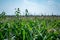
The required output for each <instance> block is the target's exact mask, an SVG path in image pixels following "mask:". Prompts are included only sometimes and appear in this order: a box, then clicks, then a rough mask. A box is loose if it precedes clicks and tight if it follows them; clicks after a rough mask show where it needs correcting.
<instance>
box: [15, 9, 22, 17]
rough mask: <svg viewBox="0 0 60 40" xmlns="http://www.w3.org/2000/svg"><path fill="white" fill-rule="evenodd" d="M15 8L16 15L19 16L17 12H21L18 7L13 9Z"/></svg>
mask: <svg viewBox="0 0 60 40" xmlns="http://www.w3.org/2000/svg"><path fill="white" fill-rule="evenodd" d="M15 10H16V11H15V14H16V17H19V14H21V13H20V9H19V8H17V9H15Z"/></svg>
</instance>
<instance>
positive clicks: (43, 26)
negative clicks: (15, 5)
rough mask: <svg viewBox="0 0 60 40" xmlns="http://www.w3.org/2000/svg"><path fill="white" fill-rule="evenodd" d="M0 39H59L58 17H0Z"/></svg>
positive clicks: (59, 20)
mask: <svg viewBox="0 0 60 40" xmlns="http://www.w3.org/2000/svg"><path fill="white" fill-rule="evenodd" d="M0 40H60V19H40V18H21V19H18V18H15V19H10V20H8V19H0Z"/></svg>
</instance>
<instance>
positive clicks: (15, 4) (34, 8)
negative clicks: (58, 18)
mask: <svg viewBox="0 0 60 40" xmlns="http://www.w3.org/2000/svg"><path fill="white" fill-rule="evenodd" d="M15 8H20V10H21V15H23V14H24V12H25V9H28V11H29V13H30V15H31V14H33V15H41V14H43V15H52V12H53V14H54V15H60V0H0V13H1V12H2V11H5V12H6V13H7V15H14V14H15V13H14V12H15Z"/></svg>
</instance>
